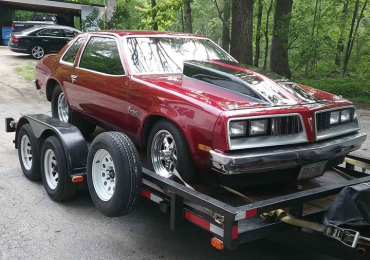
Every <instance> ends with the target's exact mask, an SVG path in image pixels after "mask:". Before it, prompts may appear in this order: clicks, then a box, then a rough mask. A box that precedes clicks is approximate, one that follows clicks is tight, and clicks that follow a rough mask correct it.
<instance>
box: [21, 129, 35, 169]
mask: <svg viewBox="0 0 370 260" xmlns="http://www.w3.org/2000/svg"><path fill="white" fill-rule="evenodd" d="M20 149H21V157H22V163H23V166H24V168H25V169H26V170H27V171H29V170H30V169H31V167H32V149H31V143H30V139H29V138H28V136H27V135H24V136H23V137H22V139H21V147H20Z"/></svg>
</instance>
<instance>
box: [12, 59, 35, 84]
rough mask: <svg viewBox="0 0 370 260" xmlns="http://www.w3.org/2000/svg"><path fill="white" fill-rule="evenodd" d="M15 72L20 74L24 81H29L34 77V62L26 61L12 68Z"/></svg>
mask: <svg viewBox="0 0 370 260" xmlns="http://www.w3.org/2000/svg"><path fill="white" fill-rule="evenodd" d="M14 70H15V72H16V73H17V74H18V75H20V76H22V77H23V78H24V79H25V80H26V81H29V82H30V81H31V80H33V79H34V77H35V64H33V63H31V62H28V63H27V64H26V65H22V66H19V67H15V68H14Z"/></svg>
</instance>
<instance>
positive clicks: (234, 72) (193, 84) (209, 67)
mask: <svg viewBox="0 0 370 260" xmlns="http://www.w3.org/2000/svg"><path fill="white" fill-rule="evenodd" d="M136 77H139V78H140V79H141V80H144V81H146V82H149V83H152V84H155V85H158V86H161V87H164V88H167V89H169V90H173V91H175V92H177V93H181V94H183V95H186V96H189V97H191V98H193V99H197V100H199V101H201V102H203V103H206V104H208V105H211V106H213V107H219V108H220V109H221V110H224V111H227V110H239V109H246V108H256V107H278V106H297V105H306V104H310V105H313V104H318V103H320V104H328V103H343V102H344V103H348V101H346V100H345V99H343V98H341V97H340V96H336V95H333V94H330V93H327V92H324V91H321V90H317V89H314V88H311V87H308V86H304V85H300V84H296V83H293V82H290V81H288V80H287V79H285V78H282V77H281V76H278V75H275V74H271V73H266V72H263V73H262V72H261V71H259V70H258V69H256V68H253V69H252V68H249V67H246V66H241V65H239V64H238V63H235V62H229V61H187V62H185V63H184V70H183V74H182V75H181V74H169V75H146V76H136Z"/></svg>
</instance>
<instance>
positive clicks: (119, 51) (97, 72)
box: [76, 33, 128, 77]
mask: <svg viewBox="0 0 370 260" xmlns="http://www.w3.org/2000/svg"><path fill="white" fill-rule="evenodd" d="M92 37H103V38H111V39H114V40H115V41H116V43H117V48H118V53H119V57H120V60H121V65H122V67H123V70H124V72H125V74H123V75H112V74H107V73H104V72H99V71H95V70H90V69H85V68H81V67H80V63H81V58H82V56H83V54H84V52H85V49H86V46H87V44H88V43H89V41H90V39H91V38H92ZM120 47H121V46H120V44H119V41H118V39H117V37H115V36H114V35H112V36H111V35H104V34H98V33H96V34H89V35H88V36H87V40H86V43H85V45H84V46H83V49H82V51H81V55H80V57H79V58H78V62H77V65H76V68H78V69H80V70H85V71H89V72H93V73H96V74H100V75H105V76H110V77H123V76H128V75H127V73H126V71H127V70H126V66H125V64H124V62H123V60H122V54H123V53H122V51H121V48H120Z"/></svg>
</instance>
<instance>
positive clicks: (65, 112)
mask: <svg viewBox="0 0 370 260" xmlns="http://www.w3.org/2000/svg"><path fill="white" fill-rule="evenodd" d="M58 116H59V120H60V121H63V122H66V123H68V119H69V108H68V104H67V100H66V96H65V95H64V93H63V92H62V93H60V95H59V97H58Z"/></svg>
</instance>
